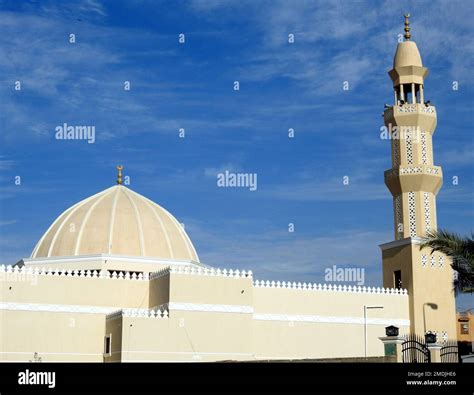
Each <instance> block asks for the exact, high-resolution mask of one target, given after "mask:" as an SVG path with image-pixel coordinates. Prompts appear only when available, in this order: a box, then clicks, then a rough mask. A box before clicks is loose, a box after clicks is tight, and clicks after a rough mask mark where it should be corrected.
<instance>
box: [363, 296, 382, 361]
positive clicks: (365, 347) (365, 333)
mask: <svg viewBox="0 0 474 395" xmlns="http://www.w3.org/2000/svg"><path fill="white" fill-rule="evenodd" d="M369 309H383V306H365V305H364V353H365V357H366V358H367V310H369Z"/></svg>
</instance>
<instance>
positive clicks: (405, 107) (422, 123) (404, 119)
mask: <svg viewBox="0 0 474 395" xmlns="http://www.w3.org/2000/svg"><path fill="white" fill-rule="evenodd" d="M383 117H384V123H385V125H387V126H388V125H392V127H393V126H397V127H408V128H412V129H414V130H416V129H417V128H420V129H421V130H423V131H426V132H429V133H432V132H433V131H434V130H435V128H436V107H434V106H431V105H425V104H420V103H405V104H401V105H395V106H389V107H386V109H385V111H384V113H383Z"/></svg>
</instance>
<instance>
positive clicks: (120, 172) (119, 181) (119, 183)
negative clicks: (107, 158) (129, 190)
mask: <svg viewBox="0 0 474 395" xmlns="http://www.w3.org/2000/svg"><path fill="white" fill-rule="evenodd" d="M117 170H118V174H117V184H118V185H122V170H123V166H122V165H118V166H117Z"/></svg>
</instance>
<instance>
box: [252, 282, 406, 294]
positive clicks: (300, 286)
mask: <svg viewBox="0 0 474 395" xmlns="http://www.w3.org/2000/svg"><path fill="white" fill-rule="evenodd" d="M254 287H256V288H280V289H295V290H302V291H332V292H352V293H368V294H386V295H407V294H408V292H407V290H406V289H397V288H383V287H361V286H351V285H332V284H316V283H301V282H298V283H296V282H285V281H283V282H280V281H259V280H255V281H254Z"/></svg>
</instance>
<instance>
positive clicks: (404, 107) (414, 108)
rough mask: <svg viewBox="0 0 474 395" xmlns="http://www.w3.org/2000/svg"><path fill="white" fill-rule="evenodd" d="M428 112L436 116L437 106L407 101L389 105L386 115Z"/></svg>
mask: <svg viewBox="0 0 474 395" xmlns="http://www.w3.org/2000/svg"><path fill="white" fill-rule="evenodd" d="M394 113H395V114H416V113H418V114H427V115H431V116H433V117H436V107H435V106H432V105H428V106H427V105H426V104H420V103H405V104H400V105H396V106H389V107H387V108H386V109H385V111H384V117H387V116H392V117H393V114H394Z"/></svg>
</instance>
